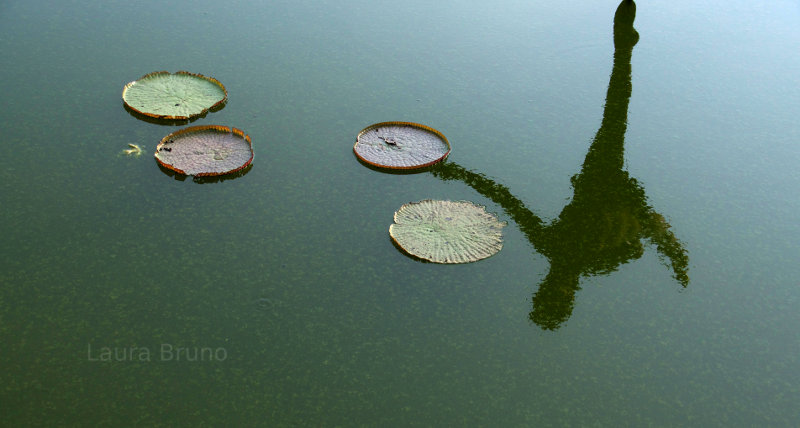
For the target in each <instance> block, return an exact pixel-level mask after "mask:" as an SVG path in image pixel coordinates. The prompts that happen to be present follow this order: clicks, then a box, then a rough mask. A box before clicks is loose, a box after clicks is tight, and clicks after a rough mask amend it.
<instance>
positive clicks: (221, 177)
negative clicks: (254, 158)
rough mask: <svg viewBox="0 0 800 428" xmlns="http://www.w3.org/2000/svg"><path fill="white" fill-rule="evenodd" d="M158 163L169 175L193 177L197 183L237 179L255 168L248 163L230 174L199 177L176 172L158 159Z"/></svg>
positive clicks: (162, 170)
mask: <svg viewBox="0 0 800 428" xmlns="http://www.w3.org/2000/svg"><path fill="white" fill-rule="evenodd" d="M156 165H158V169H160V170H161V172H163V173H164V174H165V175H167V176H169V177H172V178H173V179H174V180H175V181H186V179H187V178H190V177H191V179H192V181H193V182H195V183H197V184H210V183H221V182H223V181H228V180H235V179H237V178H239V177H244V176H245V175H247V174H249V173H250V171H252V170H253V164H252V163H251V164H249V165H247V166H246V167H244V168H242V169H240V170H238V171H234V172H231V173H228V174H223V175H205V176H200V177H197V176H194V175H185V174H181V173H179V172H175V171H173V170H171V169H169V168H167V167H165V166H163V165H161V164H160V163H158V161H156Z"/></svg>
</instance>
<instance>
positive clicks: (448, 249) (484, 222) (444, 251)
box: [389, 199, 506, 263]
mask: <svg viewBox="0 0 800 428" xmlns="http://www.w3.org/2000/svg"><path fill="white" fill-rule="evenodd" d="M394 222H395V223H394V224H392V225H391V226H389V235H390V236H391V237H392V240H393V241H394V242H395V243H396V244H397V246H399V247H400V248H401V249H402V250H403V251H405V252H407V253H408V254H410V255H412V256H415V257H417V258H420V259H422V260H428V261H431V262H434V263H470V262H474V261H478V260H481V259H485V258H487V257H490V256H492V255H494V254H496V253H497V252H498V251H500V249H501V248H503V232H502V229H503V227H504V226H505V225H506V222H501V221H500V220H498V218H497V216H496V215H494V214H491V213H488V212H486V209H485V207H483V206H481V205H476V204H474V203H472V202H469V201H437V200H430V199H426V200H423V201H419V202H411V203H408V204H405V205H403V206H402V207H400V209H399V210H397V212H395V213H394Z"/></svg>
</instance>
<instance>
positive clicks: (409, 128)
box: [353, 122, 450, 169]
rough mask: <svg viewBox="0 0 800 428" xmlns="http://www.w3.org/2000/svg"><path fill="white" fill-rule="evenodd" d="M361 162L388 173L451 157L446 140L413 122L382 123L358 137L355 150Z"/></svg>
mask: <svg viewBox="0 0 800 428" xmlns="http://www.w3.org/2000/svg"><path fill="white" fill-rule="evenodd" d="M353 151H354V152H355V154H356V156H358V158H359V159H361V160H362V161H364V162H366V163H368V164H370V165H373V166H376V167H379V168H389V169H416V168H424V167H427V166H431V165H433V164H435V163H437V162H441V161H442V160H444V159H445V158H446V157H447V155H448V154H449V153H450V143H449V142H448V141H447V138H445V136H444V135H443V134H442V133H441V132H439V131H437V130H435V129H433V128H431V127H429V126H425V125H420V124H419V123H412V122H381V123H376V124H374V125H370V126H368V127H366V128H364V129H363V130H362V131H361V132H359V133H358V136H357V137H356V144H355V145H354V146H353Z"/></svg>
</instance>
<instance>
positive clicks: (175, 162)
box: [155, 125, 253, 177]
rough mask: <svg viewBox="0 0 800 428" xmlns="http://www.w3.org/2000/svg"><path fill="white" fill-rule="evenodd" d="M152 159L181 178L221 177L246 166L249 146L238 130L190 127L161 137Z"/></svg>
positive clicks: (251, 146) (242, 133)
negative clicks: (154, 158)
mask: <svg viewBox="0 0 800 428" xmlns="http://www.w3.org/2000/svg"><path fill="white" fill-rule="evenodd" d="M155 157H156V160H157V161H158V163H160V164H161V165H162V166H164V167H165V168H169V169H171V170H173V171H175V172H178V173H181V174H184V175H193V176H195V177H202V176H211V175H224V174H230V173H232V172H236V171H239V170H241V169H243V168H244V167H246V166H247V165H250V163H251V162H252V161H253V144H252V142H251V141H250V136H249V135H245V133H244V132H243V131H242V130H240V129H236V128H229V127H227V126H219V125H205V126H191V127H189V128H184V129H181V130H180V131H176V132H173V133H172V134H169V135H167V136H166V137H164V138H162V139H161V141H160V142H159V143H158V146H156V153H155Z"/></svg>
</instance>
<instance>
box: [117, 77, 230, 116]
mask: <svg viewBox="0 0 800 428" xmlns="http://www.w3.org/2000/svg"><path fill="white" fill-rule="evenodd" d="M227 99H228V91H226V90H225V87H224V86H222V83H220V82H219V81H218V80H217V79H214V78H213V77H206V76H203V75H202V74H194V73H189V72H188V71H178V72H177V73H175V74H171V73H169V72H167V71H157V72H154V73H150V74H145V75H144V76H142V77H141V78H140V79H139V80H134V81H133V82H130V83H128V84H127V85H125V88H123V89H122V100H123V101H124V102H125V105H126V106H128V108H130V109H131V110H133V111H135V112H136V113H139V114H142V115H145V116H149V117H154V118H157V119H167V120H185V119H191V118H193V117H196V116H200V115H202V114H205V113H206V112H207V111H208V110H210V109H212V108H215V107H218V106H221V105H222V104H223V103H225V101H226V100H227Z"/></svg>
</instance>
